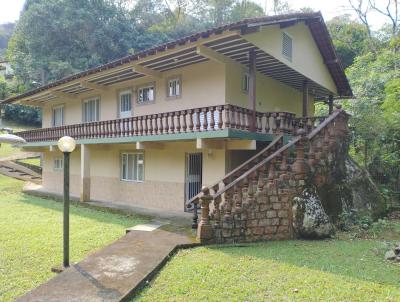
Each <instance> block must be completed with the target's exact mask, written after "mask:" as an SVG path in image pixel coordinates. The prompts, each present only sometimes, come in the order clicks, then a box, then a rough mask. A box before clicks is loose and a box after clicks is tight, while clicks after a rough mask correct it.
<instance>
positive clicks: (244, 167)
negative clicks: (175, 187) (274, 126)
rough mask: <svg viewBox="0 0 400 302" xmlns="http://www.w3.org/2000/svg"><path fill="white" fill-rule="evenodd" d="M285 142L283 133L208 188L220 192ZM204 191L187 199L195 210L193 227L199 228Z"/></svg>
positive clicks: (189, 207) (189, 206)
mask: <svg viewBox="0 0 400 302" xmlns="http://www.w3.org/2000/svg"><path fill="white" fill-rule="evenodd" d="M282 144H283V135H282V134H281V135H279V136H277V137H276V138H275V140H273V141H272V142H271V143H270V144H269V145H268V146H267V147H265V148H264V149H263V150H261V151H260V152H258V153H257V154H256V155H254V156H252V157H251V158H250V159H248V160H247V161H245V162H244V163H242V164H241V165H239V166H238V167H236V168H235V169H233V170H232V171H231V172H229V173H228V174H226V175H225V176H224V178H222V179H221V180H219V181H217V182H215V183H214V184H212V185H210V186H208V189H209V190H211V191H213V192H218V191H219V190H220V188H223V187H224V186H226V184H229V183H232V182H233V181H234V180H235V179H237V178H238V177H239V176H241V175H242V174H243V173H245V172H246V171H248V170H249V169H250V168H251V167H253V166H255V165H256V164H258V163H259V162H260V161H262V160H263V159H264V158H266V157H268V156H269V155H271V154H272V153H273V152H275V151H276V150H277V149H279V148H280V147H281V146H282ZM202 194H203V193H202V192H200V193H199V194H197V195H196V196H194V197H193V198H192V199H190V200H189V201H187V203H186V207H187V208H188V209H193V211H194V213H193V214H194V218H193V224H192V227H193V228H197V219H198V216H197V209H198V203H199V200H200V197H201V196H202Z"/></svg>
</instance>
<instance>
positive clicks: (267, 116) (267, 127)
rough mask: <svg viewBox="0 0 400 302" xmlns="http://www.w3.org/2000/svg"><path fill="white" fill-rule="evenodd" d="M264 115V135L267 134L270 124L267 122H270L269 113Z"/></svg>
mask: <svg viewBox="0 0 400 302" xmlns="http://www.w3.org/2000/svg"><path fill="white" fill-rule="evenodd" d="M264 115H265V133H266V134H269V131H270V126H269V125H270V124H269V121H270V114H269V113H264Z"/></svg>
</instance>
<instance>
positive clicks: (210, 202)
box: [188, 107, 348, 243]
mask: <svg viewBox="0 0 400 302" xmlns="http://www.w3.org/2000/svg"><path fill="white" fill-rule="evenodd" d="M347 121H348V114H347V113H346V112H345V111H344V110H342V109H341V108H340V107H338V108H337V110H336V111H334V112H333V113H332V114H331V115H330V116H328V117H326V118H325V119H324V120H323V121H322V122H321V123H320V124H319V125H318V126H314V125H313V124H312V123H308V122H307V121H305V123H303V124H299V125H297V131H296V136H294V137H292V138H291V140H290V141H289V142H287V143H286V144H284V143H283V136H278V137H277V138H276V139H275V140H274V141H273V142H272V143H271V144H270V145H269V146H268V147H266V148H265V149H264V150H262V151H261V152H259V153H258V154H257V155H255V156H253V157H252V158H250V159H249V160H248V161H246V162H245V163H243V164H242V165H240V166H239V167H237V168H236V169H235V170H233V171H232V172H230V173H229V174H227V175H226V176H225V177H224V178H223V179H221V180H220V181H219V182H217V183H215V184H213V185H211V186H208V187H203V188H202V192H201V193H200V194H198V195H197V196H195V197H194V198H193V199H192V200H190V201H189V203H188V207H189V208H190V207H193V208H194V219H193V227H197V237H198V239H199V240H200V241H201V242H218V243H231V242H252V241H259V240H274V239H275V240H278V239H291V238H294V237H295V234H294V231H293V227H292V225H293V213H292V200H293V198H294V197H295V196H299V195H301V194H302V192H303V190H304V189H306V188H310V187H315V188H318V187H321V186H323V185H324V184H326V183H327V181H328V180H329V178H330V177H331V174H332V171H333V170H334V169H335V165H340V164H341V160H342V157H343V152H347V144H348V142H347V141H348V140H347V134H348V129H347ZM198 206H200V207H201V215H200V222H199V224H198V225H197V220H198V217H197V207H198Z"/></svg>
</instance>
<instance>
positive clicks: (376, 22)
mask: <svg viewBox="0 0 400 302" xmlns="http://www.w3.org/2000/svg"><path fill="white" fill-rule="evenodd" d="M160 1H161V0H160ZM253 1H254V2H256V3H258V4H259V5H261V6H262V7H263V8H267V9H271V8H272V5H273V2H274V1H273V0H253ZM24 2H25V0H0V24H2V23H7V22H14V21H16V20H18V17H19V13H20V12H21V9H22V6H23V5H24ZM288 2H289V4H290V6H291V7H293V8H295V9H296V8H301V7H305V6H307V7H311V8H313V9H314V10H317V11H318V10H319V11H321V12H322V15H323V16H324V19H325V21H327V20H330V19H331V18H332V17H334V16H337V15H342V14H345V13H352V10H351V8H350V7H349V4H348V0H289V1H288ZM370 18H371V19H370V22H371V24H372V25H373V27H374V28H379V27H380V26H381V25H382V24H383V22H384V18H382V17H381V16H379V15H377V14H375V15H371V17H370Z"/></svg>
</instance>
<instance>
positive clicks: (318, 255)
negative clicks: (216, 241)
mask: <svg viewBox="0 0 400 302" xmlns="http://www.w3.org/2000/svg"><path fill="white" fill-rule="evenodd" d="M208 248H209V249H212V250H218V251H219V252H222V253H224V254H226V255H228V256H229V257H237V258H240V257H243V256H246V257H255V258H261V259H268V260H273V261H277V262H282V263H286V264H290V265H294V266H297V267H306V268H308V269H312V270H317V271H323V272H326V273H332V274H336V275H341V276H344V277H348V278H356V279H359V280H363V281H368V282H374V283H378V284H383V285H392V286H395V287H397V288H400V281H399V275H400V265H399V264H393V263H389V262H386V261H384V251H385V245H384V243H382V242H377V241H372V240H353V241H344V240H324V241H301V240H298V241H275V242H267V243H256V244H245V245H240V244H238V245H236V246H235V245H230V246H220V245H219V246H209V247H208ZM374 252H375V253H377V252H379V254H378V255H376V254H375V253H374Z"/></svg>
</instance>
